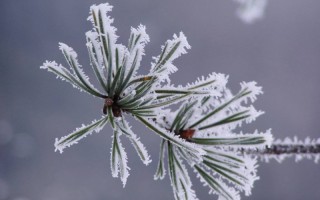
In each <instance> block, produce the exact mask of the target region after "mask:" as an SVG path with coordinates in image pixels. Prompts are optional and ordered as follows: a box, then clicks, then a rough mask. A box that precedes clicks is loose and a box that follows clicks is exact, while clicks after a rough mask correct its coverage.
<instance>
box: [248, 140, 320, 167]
mask: <svg viewBox="0 0 320 200" xmlns="http://www.w3.org/2000/svg"><path fill="white" fill-rule="evenodd" d="M244 152H245V154H252V155H255V156H258V157H260V158H261V160H262V161H265V162H269V160H271V159H275V160H276V161H278V162H279V163H280V162H282V161H283V160H284V159H286V158H291V157H295V161H296V162H298V161H301V160H302V159H309V160H314V162H315V163H319V160H320V138H318V139H310V138H306V139H305V140H304V141H303V140H299V139H298V138H297V137H294V138H293V139H291V138H285V139H284V140H280V139H277V140H275V141H274V142H273V144H272V145H271V146H270V147H267V148H265V149H264V150H261V149H260V150H252V149H251V150H244Z"/></svg>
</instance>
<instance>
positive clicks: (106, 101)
mask: <svg viewBox="0 0 320 200" xmlns="http://www.w3.org/2000/svg"><path fill="white" fill-rule="evenodd" d="M104 104H105V105H106V106H112V104H113V100H112V99H111V98H109V97H107V98H106V99H105V102H104Z"/></svg>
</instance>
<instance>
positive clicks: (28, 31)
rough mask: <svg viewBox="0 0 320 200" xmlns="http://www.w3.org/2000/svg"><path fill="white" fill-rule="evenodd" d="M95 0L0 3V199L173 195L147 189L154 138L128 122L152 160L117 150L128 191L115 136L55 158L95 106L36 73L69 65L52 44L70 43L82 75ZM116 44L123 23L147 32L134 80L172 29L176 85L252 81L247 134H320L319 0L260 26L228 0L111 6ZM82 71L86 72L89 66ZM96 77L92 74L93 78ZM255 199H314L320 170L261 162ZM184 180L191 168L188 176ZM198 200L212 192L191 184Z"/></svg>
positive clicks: (158, 184) (289, 7) (285, 8)
mask: <svg viewBox="0 0 320 200" xmlns="http://www.w3.org/2000/svg"><path fill="white" fill-rule="evenodd" d="M101 2H104V1H98V0H97V1H93V0H85V1H79V0H28V1H18V0H1V2H0V7H1V12H0V25H1V29H0V200H3V199H4V200H89V199H90V200H106V199H108V200H109V199H112V200H113V199H114V200H120V199H121V200H126V199H152V200H169V199H173V193H172V190H171V187H170V182H169V179H168V177H166V179H165V180H164V181H153V174H154V172H155V168H156V164H157V159H158V149H159V143H160V138H159V137H158V136H157V135H155V134H154V133H152V132H150V131H149V130H148V129H146V128H145V127H144V126H142V125H140V124H139V123H136V122H134V121H131V125H132V126H133V129H134V131H135V132H136V133H137V134H138V135H139V136H140V137H141V140H142V142H143V143H144V144H145V145H146V147H147V149H148V150H149V152H150V153H151V156H152V159H153V162H152V164H151V165H150V166H148V167H146V166H144V165H143V164H142V163H141V162H140V160H139V158H138V156H137V155H136V154H135V152H133V148H132V147H131V146H129V145H128V143H126V142H125V146H126V149H127V151H128V157H129V165H130V167H131V175H130V177H129V179H128V182H127V186H126V188H125V189H123V188H122V184H121V182H120V180H118V179H114V178H112V177H111V172H110V167H109V166H110V163H109V156H110V147H111V135H112V132H111V129H110V128H106V129H104V130H103V131H101V132H100V133H99V134H95V135H92V136H90V137H88V138H86V139H85V140H83V141H82V142H80V143H79V144H78V145H74V146H72V148H69V149H66V150H65V152H64V153H63V154H62V155H60V154H59V153H57V152H54V147H53V143H54V139H55V138H56V137H61V136H63V135H65V134H67V133H69V132H70V131H72V130H74V129H75V128H76V127H79V126H80V125H81V124H82V123H89V122H91V120H93V119H96V118H99V117H100V115H101V108H102V104H103V102H101V101H100V100H99V99H96V98H93V97H91V96H89V95H87V94H85V93H80V92H79V91H78V90H75V89H74V88H72V87H71V86H70V85H69V84H68V83H66V82H62V81H60V80H56V79H55V76H54V75H53V74H49V73H47V72H46V71H44V70H40V69H39V66H40V65H41V64H42V63H43V62H44V61H45V60H56V61H57V62H59V63H62V64H66V63H65V61H64V60H63V56H62V54H61V53H60V51H59V50H58V42H64V43H67V44H68V45H70V46H72V47H73V48H74V49H75V50H76V51H77V53H78V54H79V58H80V62H81V64H82V65H83V66H84V68H85V71H86V72H88V74H89V75H92V73H91V72H90V68H89V61H88V56H87V52H86V51H87V50H86V47H85V35H84V33H85V32H86V31H87V30H89V29H91V27H90V23H89V22H87V21H86V19H87V16H88V12H89V7H90V5H91V4H94V3H96V4H98V3H101ZM109 3H110V4H112V5H113V6H114V9H113V11H112V13H111V16H112V17H114V18H115V23H114V25H115V26H116V27H117V28H118V32H117V33H118V35H119V36H120V39H119V41H120V42H122V43H123V44H126V43H127V40H128V37H129V31H130V27H131V26H134V27H136V26H138V25H139V24H140V23H141V24H144V25H146V27H147V33H148V34H149V35H150V38H151V42H150V43H149V44H148V45H147V47H146V56H145V57H144V60H143V62H142V66H143V67H142V70H141V72H142V73H143V72H145V71H146V70H148V69H149V68H148V67H149V66H150V62H151V58H152V56H156V55H158V54H159V52H160V46H161V45H162V44H164V42H165V41H166V40H167V39H170V38H172V35H173V34H174V33H178V32H180V31H183V32H184V33H185V35H186V36H187V38H188V41H189V43H190V45H191V46H192V49H191V50H190V51H189V53H188V54H187V55H183V56H182V57H180V58H179V59H178V60H177V62H175V65H176V66H177V67H178V68H179V71H178V73H176V74H175V75H173V76H172V78H173V82H174V83H177V84H178V83H179V84H185V83H187V82H189V81H193V80H195V79H196V78H197V77H199V76H201V75H206V74H208V73H210V72H213V71H214V72H219V73H224V74H228V75H229V83H228V86H229V87H230V88H232V90H233V91H237V90H238V89H239V82H241V81H251V80H255V81H257V82H258V84H259V85H261V86H263V88H264V89H263V90H264V92H265V94H264V95H262V96H259V98H258V101H257V102H256V103H255V106H256V108H257V109H261V110H264V111H265V112H266V114H264V115H263V116H261V117H259V118H258V119H257V121H255V122H254V123H252V124H250V125H248V126H245V127H243V128H244V130H245V131H254V130H255V129H258V130H260V131H265V130H266V129H268V128H272V132H273V134H274V137H275V138H285V137H287V136H288V137H293V136H295V135H296V136H298V137H299V138H305V137H307V136H310V137H311V138H318V137H320V132H319V130H320V123H319V116H320V106H319V102H320V89H319V85H320V78H319V76H320V39H319V38H320V11H319V10H320V1H316V0H304V1H300V0H282V1H274V0H270V2H269V5H268V6H267V9H266V15H265V18H264V19H263V20H261V21H258V22H257V23H255V24H253V25H247V24H244V23H242V22H241V21H240V20H239V19H238V18H237V17H236V14H235V11H236V8H237V5H236V4H235V3H234V2H233V1H232V0H223V1H215V0H198V1H194V0H162V1H156V0H110V1H109ZM88 69H89V70H88ZM92 79H93V78H92ZM258 171H259V172H258V174H259V175H260V180H259V181H257V182H256V184H255V187H254V189H253V191H252V193H253V194H252V196H250V197H244V198H243V199H257V200H270V199H272V200H277V199H279V200H280V199H281V200H283V199H290V200H301V199H308V200H317V199H320V190H319V185H320V166H319V165H316V164H314V163H313V162H312V161H308V160H305V161H302V162H300V163H298V164H295V163H294V161H293V160H292V159H291V160H290V159H289V160H286V161H285V162H284V163H282V164H278V163H276V162H275V161H272V162H271V163H260V167H259V169H258ZM190 174H192V172H191V171H190ZM192 179H193V183H194V187H195V189H196V192H197V194H198V197H199V198H200V199H202V200H205V199H209V198H210V199H216V197H215V196H209V195H208V188H204V187H202V185H201V184H200V183H199V181H198V180H197V179H196V178H195V177H194V176H193V177H192Z"/></svg>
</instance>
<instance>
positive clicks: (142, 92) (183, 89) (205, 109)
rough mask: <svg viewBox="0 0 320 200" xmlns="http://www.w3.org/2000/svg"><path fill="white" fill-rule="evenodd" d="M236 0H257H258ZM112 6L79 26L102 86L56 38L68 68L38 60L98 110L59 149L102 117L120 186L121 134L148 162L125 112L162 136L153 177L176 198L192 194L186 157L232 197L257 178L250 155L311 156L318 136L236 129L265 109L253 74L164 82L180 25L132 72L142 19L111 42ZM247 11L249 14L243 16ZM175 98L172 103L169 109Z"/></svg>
mask: <svg viewBox="0 0 320 200" xmlns="http://www.w3.org/2000/svg"><path fill="white" fill-rule="evenodd" d="M238 1H239V2H243V3H244V2H245V3H248V2H251V3H253V2H255V3H257V2H259V1H262V0H255V1H254V0H252V1H249V0H247V1H246V0H238ZM250 5H251V4H250ZM111 10H112V6H111V5H109V4H108V3H105V4H100V5H93V6H91V8H90V16H89V18H88V20H89V21H90V22H91V23H92V25H93V29H92V30H90V31H88V32H87V33H86V40H87V42H86V47H87V50H88V54H89V60H90V65H91V68H92V70H93V72H94V74H95V76H96V78H97V80H98V83H99V84H100V87H101V89H102V90H101V91H100V90H98V89H96V88H95V87H94V86H93V84H91V82H90V81H89V77H88V76H87V75H86V74H85V70H84V69H85V66H84V67H82V65H80V64H79V63H78V60H77V54H76V52H75V51H74V50H73V49H72V48H71V47H69V46H67V45H65V44H63V43H60V50H61V51H62V53H63V55H64V57H65V59H66V61H67V64H68V65H69V67H70V69H67V68H65V67H63V66H62V65H60V64H57V63H56V62H48V61H47V62H45V63H44V64H43V66H41V67H40V68H41V69H46V70H48V71H49V72H52V73H54V74H55V75H57V77H58V78H60V79H62V80H65V81H67V82H69V83H71V84H72V85H73V86H74V87H76V88H78V89H80V91H85V92H86V93H88V94H90V95H92V96H94V97H97V98H99V99H100V100H101V104H102V106H101V107H102V109H101V110H102V113H103V114H104V116H103V117H102V118H101V119H100V120H98V121H97V120H95V121H93V122H92V123H91V124H88V125H82V126H81V127H80V128H78V129H76V130H75V131H74V132H72V133H71V134H69V135H67V136H64V137H61V138H60V139H57V140H56V142H55V147H56V150H58V151H60V152H61V153H62V151H63V150H64V148H66V147H69V146H71V145H73V144H76V143H78V141H80V140H82V139H83V138H85V137H86V136H87V135H90V134H91V133H93V132H100V131H101V130H102V128H103V127H104V126H105V125H106V124H107V123H109V124H110V125H111V128H112V129H113V136H112V139H111V143H112V147H111V152H110V168H111V174H112V176H113V177H119V178H120V179H121V181H122V184H123V186H125V184H126V182H127V178H128V176H129V170H130V167H129V166H128V157H127V154H126V152H125V148H124V146H123V145H122V139H123V138H126V139H128V140H129V141H130V142H131V144H132V145H133V147H134V149H135V151H136V152H137V154H138V156H139V157H140V159H141V160H142V162H143V163H144V164H145V165H148V164H149V163H150V162H151V158H150V155H149V154H148V152H147V149H146V147H145V145H144V144H142V142H141V140H140V136H139V135H138V134H136V133H134V131H133V129H132V128H131V127H130V126H129V123H128V121H127V117H132V118H133V119H135V120H137V121H139V122H141V123H142V124H144V125H145V126H146V127H147V128H149V130H150V131H151V132H153V133H155V134H157V135H158V136H160V138H161V139H162V140H161V144H160V150H159V152H160V153H159V161H158V167H157V170H156V173H155V175H154V179H155V180H157V179H160V180H161V179H163V178H164V177H165V175H166V171H168V174H169V178H170V180H171V186H172V188H173V194H174V197H175V199H176V200H197V199H198V198H197V197H196V193H195V191H194V190H193V189H192V183H191V179H190V178H189V175H188V173H189V172H188V168H187V167H186V164H188V165H189V166H190V168H191V169H192V170H193V171H194V172H195V173H196V175H197V177H198V178H199V179H200V182H202V183H203V184H204V185H205V186H208V187H209V191H210V193H212V194H215V195H217V196H218V198H219V199H226V200H238V199H240V198H241V194H242V193H244V194H245V195H250V194H251V191H252V188H253V185H254V182H255V181H256V180H258V179H259V177H258V175H257V166H258V164H257V158H256V156H257V155H259V156H261V157H262V158H264V159H265V160H268V159H270V158H275V159H278V160H282V159H283V158H285V157H289V156H292V155H295V156H296V159H298V160H299V159H301V158H303V157H307V158H313V159H314V160H315V162H318V160H319V151H320V140H310V139H307V140H306V141H304V142H301V141H298V140H297V139H296V138H295V139H294V140H289V139H286V140H284V141H283V142H282V141H275V142H273V136H272V134H271V131H270V130H267V131H265V132H260V131H255V132H253V133H242V132H241V131H238V129H239V128H241V125H242V124H244V123H246V124H249V123H252V122H253V121H255V120H256V119H257V118H258V117H259V116H260V115H262V114H263V113H264V112H263V111H260V110H257V109H255V107H254V106H253V105H252V103H253V102H255V101H256V100H257V97H258V96H259V95H261V94H263V92H262V87H261V86H258V85H257V83H256V82H254V81H251V82H241V83H240V90H239V91H238V92H236V93H232V92H231V90H230V89H228V88H227V82H228V76H227V75H224V74H219V73H211V74H209V75H208V76H206V77H204V76H203V77H201V78H198V79H197V80H196V81H194V82H193V83H188V84H186V86H181V85H178V86H175V85H171V84H170V75H171V74H172V73H174V72H176V71H177V70H178V68H177V67H176V66H174V65H173V62H174V60H175V59H177V58H178V57H180V56H181V55H183V54H186V53H187V50H189V49H190V48H191V46H190V45H189V43H188V41H187V38H186V36H185V35H184V34H183V33H182V32H180V33H179V35H176V34H174V35H173V38H172V39H170V40H167V41H166V42H165V45H164V46H162V47H161V53H160V55H159V56H157V57H154V62H153V63H151V67H150V71H149V73H147V74H142V75H139V74H138V69H139V68H140V67H142V66H140V65H141V63H142V62H141V61H142V58H143V56H144V55H145V50H144V49H145V46H146V44H147V43H148V42H149V41H150V38H149V36H148V34H147V33H146V28H145V26H143V25H139V26H138V27H137V28H131V34H130V38H129V42H128V45H127V46H124V45H122V44H119V43H117V41H118V36H117V34H116V31H117V29H116V28H115V27H114V26H113V21H114V20H113V18H111V17H110V16H109V12H110V11H111ZM253 14H257V13H255V12H253ZM253 14H252V13H251V14H250V15H248V16H249V17H250V19H252V16H254V15H253ZM247 19H249V18H247ZM174 104H175V105H176V107H178V109H173V108H175V107H174V106H173V105H174ZM101 110H99V111H97V112H99V113H100V112H101ZM121 136H126V137H122V138H121ZM272 142H273V143H272ZM165 152H167V154H165ZM165 159H167V162H166V161H165ZM165 163H167V164H168V166H167V169H166V165H165Z"/></svg>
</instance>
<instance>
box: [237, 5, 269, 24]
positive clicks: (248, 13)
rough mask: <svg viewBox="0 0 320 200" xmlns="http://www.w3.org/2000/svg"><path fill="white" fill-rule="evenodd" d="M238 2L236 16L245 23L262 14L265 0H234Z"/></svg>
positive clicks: (261, 16) (258, 17)
mask: <svg viewBox="0 0 320 200" xmlns="http://www.w3.org/2000/svg"><path fill="white" fill-rule="evenodd" d="M234 1H236V2H237V3H238V4H239V8H238V10H237V15H238V17H239V18H240V19H241V20H242V21H244V22H245V23H248V24H252V23H254V22H256V21H257V20H259V19H262V18H263V16H264V11H265V9H266V5H267V0H234Z"/></svg>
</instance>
